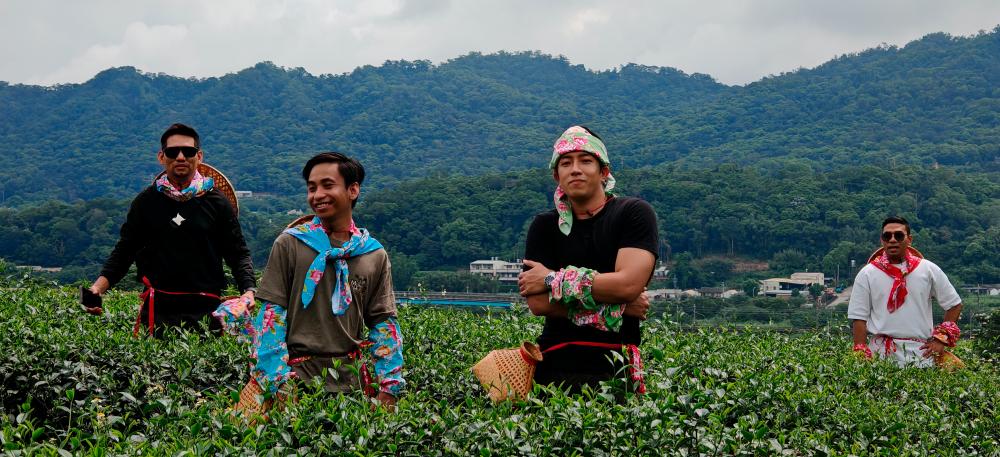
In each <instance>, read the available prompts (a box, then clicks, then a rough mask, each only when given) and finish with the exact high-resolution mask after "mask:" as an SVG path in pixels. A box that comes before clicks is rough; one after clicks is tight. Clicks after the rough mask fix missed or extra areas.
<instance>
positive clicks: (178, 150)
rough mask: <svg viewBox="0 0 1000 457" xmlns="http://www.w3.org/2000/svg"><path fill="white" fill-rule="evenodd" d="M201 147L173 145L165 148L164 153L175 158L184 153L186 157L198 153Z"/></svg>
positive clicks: (170, 157)
mask: <svg viewBox="0 0 1000 457" xmlns="http://www.w3.org/2000/svg"><path fill="white" fill-rule="evenodd" d="M198 151H200V149H198V148H196V147H194V146H171V147H169V148H163V155H165V156H167V158H168V159H170V160H173V159H176V158H177V155H178V154H184V157H185V158H188V159H190V158H192V157H194V156H195V155H196V154H198Z"/></svg>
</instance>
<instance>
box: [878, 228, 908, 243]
mask: <svg viewBox="0 0 1000 457" xmlns="http://www.w3.org/2000/svg"><path fill="white" fill-rule="evenodd" d="M894 238H895V239H896V240H898V241H903V240H905V239H906V232H900V231H898V230H897V231H895V232H882V241H885V242H886V243H888V242H890V241H892V240H893V239H894Z"/></svg>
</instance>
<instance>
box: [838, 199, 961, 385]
mask: <svg viewBox="0 0 1000 457" xmlns="http://www.w3.org/2000/svg"><path fill="white" fill-rule="evenodd" d="M881 239H882V248H883V249H882V252H881V254H879V255H876V256H873V258H872V259H871V261H870V262H869V263H868V265H865V267H864V268H862V269H861V271H859V272H858V275H857V277H856V278H855V279H854V288H853V290H852V291H851V301H850V305H849V306H848V308H847V317H848V318H849V319H852V320H853V323H852V326H853V327H852V328H853V335H854V351H856V352H858V353H860V354H863V355H864V357H866V358H871V357H872V354H873V353H877V354H878V355H879V356H881V357H884V358H887V359H889V360H892V361H895V362H896V363H897V364H899V365H900V366H917V367H929V366H933V365H934V362H935V360H937V359H939V358H940V357H941V356H942V355H943V353H944V351H945V348H946V347H952V346H954V345H955V343H956V342H957V341H958V337H959V329H958V325H957V321H958V317H959V315H960V314H961V312H962V299H961V297H959V296H958V293H957V292H956V291H955V287H954V286H952V285H951V282H950V281H948V277H947V276H946V275H945V274H944V272H943V271H941V268H940V267H938V266H937V265H935V264H934V263H933V262H931V261H930V260H927V259H924V258H921V256H920V254H919V253H918V252H917V251H916V250H914V249H912V248H910V243H911V242H912V241H913V238H912V237H911V235H910V223H909V222H907V220H906V219H904V218H902V217H889V218H887V219H886V220H885V221H883V222H882V235H881ZM931 297H934V298H935V299H937V302H938V306H940V307H941V308H942V309H944V310H945V313H944V319H943V322H942V323H941V324H940V325H938V326H937V327H934V321H933V315H932V309H931ZM868 334H872V335H873V336H872V338H870V339H869V338H868Z"/></svg>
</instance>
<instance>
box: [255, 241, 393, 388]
mask: <svg viewBox="0 0 1000 457" xmlns="http://www.w3.org/2000/svg"><path fill="white" fill-rule="evenodd" d="M330 242H331V244H332V245H334V246H336V245H338V244H339V243H338V242H337V241H334V240H333V239H332V238H331V240H330ZM317 255H318V254H317V252H316V251H315V250H313V249H312V248H310V247H309V246H306V244H305V243H303V242H301V241H299V240H297V239H296V238H295V237H293V236H291V235H288V234H285V233H282V234H281V235H280V236H278V238H277V239H276V240H274V245H273V246H272V247H271V256H270V257H269V258H268V261H267V266H266V267H265V268H264V273H263V275H262V276H261V280H260V288H259V290H258V291H257V298H258V299H260V300H264V301H269V302H271V303H274V304H276V305H280V306H282V307H284V308H285V309H286V310H288V336H287V341H288V353H289V357H290V358H296V357H302V356H309V357H311V359H310V360H309V361H307V362H304V363H301V364H297V365H295V366H293V367H292V368H293V370H294V371H295V372H296V373H297V374H298V375H299V377H300V378H302V379H304V380H306V381H308V380H309V379H311V378H312V377H313V376H316V375H319V373H320V371H321V370H322V369H323V368H326V367H330V365H331V359H341V361H342V362H345V363H346V362H347V358H346V357H347V355H348V354H350V353H351V352H353V351H354V350H355V349H356V348H357V347H358V345H360V344H361V343H362V342H364V341H366V340H367V339H368V329H370V328H371V327H372V326H374V325H375V324H378V323H379V322H382V321H383V320H385V319H387V318H389V317H390V316H395V315H396V300H395V296H394V295H393V291H392V274H391V271H392V270H391V265H390V263H389V256H388V255H387V254H386V252H385V249H379V250H377V251H373V252H370V253H368V254H365V255H362V256H358V257H353V258H350V259H348V260H347V268H348V271H349V272H350V274H349V279H348V281H349V282H350V284H351V294H352V296H353V301H352V302H351V304H350V306H348V308H347V312H345V313H344V315H342V316H334V315H333V312H332V311H331V302H330V297H331V296H332V294H333V288H334V281H335V278H336V274H335V270H334V261H333V260H332V259H327V267H326V271H325V272H324V274H323V278H322V279H320V282H319V284H316V293H315V294H314V295H313V299H312V302H311V303H310V304H309V307H308V308H306V307H303V306H302V289H303V284H304V282H305V278H306V273H307V272H308V271H309V265H311V264H312V262H313V260H314V259H315V258H316V256H317ZM339 372H340V376H338V377H339V378H340V379H339V380H336V379H333V377H332V376H330V377H328V378H327V390H329V391H334V392H340V391H345V390H349V389H351V388H352V387H353V386H357V381H356V380H355V379H354V377H353V375H352V374H351V371H350V370H348V369H346V368H342V369H341V370H339Z"/></svg>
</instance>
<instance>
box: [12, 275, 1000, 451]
mask: <svg viewBox="0 0 1000 457" xmlns="http://www.w3.org/2000/svg"><path fill="white" fill-rule="evenodd" d="M16 286H17V287H13V288H7V289H2V290H0V293H2V295H0V353H2V354H3V356H2V358H0V379H2V381H3V389H2V391H0V403H2V408H3V410H2V416H0V445H2V446H3V449H4V451H5V452H7V453H10V454H15V455H17V454H31V455H35V454H43V455H44V454H72V453H81V454H93V455H105V454H110V455H118V454H145V455H166V454H171V455H178V454H187V453H190V454H197V455H202V454H218V455H246V454H265V455H293V454H320V455H358V456H365V455H422V456H423V455H482V456H489V455H625V454H629V455H632V454H636V455H671V454H677V455H692V454H717V455H776V454H792V455H847V454H854V455H865V454H868V455H924V454H931V453H933V454H942V455H997V454H998V453H1000V444H998V441H1000V438H998V433H1000V432H998V430H1000V418H998V416H1000V411H998V404H1000V376H998V372H997V367H996V366H995V365H994V364H992V363H991V362H990V361H988V360H987V359H984V358H981V357H980V356H978V355H977V354H976V353H974V352H973V351H972V350H970V347H971V346H970V345H969V344H968V342H966V341H963V342H962V343H961V344H960V345H959V347H958V348H957V350H956V351H957V354H958V355H959V356H960V357H962V358H963V359H965V360H966V362H967V363H968V365H969V366H968V368H967V369H965V370H962V371H959V372H957V373H953V374H947V373H944V372H941V371H938V370H934V369H931V370H917V369H899V368H896V367H894V366H891V365H889V364H886V363H882V362H864V361H861V360H859V359H857V358H855V357H854V356H852V355H851V354H850V350H849V348H850V344H849V336H848V334H847V333H846V331H843V332H833V331H815V332H808V333H801V334H787V333H777V332H773V331H767V330H735V329H727V328H718V329H713V330H705V329H702V330H699V331H695V332H681V331H679V330H678V328H677V327H676V326H674V325H673V324H671V323H669V322H667V321H663V320H651V321H649V322H647V323H646V324H644V327H643V329H644V330H643V332H644V343H643V345H642V348H643V357H644V363H645V366H646V370H647V385H648V388H649V393H648V394H647V395H644V396H627V397H626V398H624V399H622V398H616V395H615V393H616V392H617V391H616V390H614V388H613V387H612V386H605V387H603V388H602V389H599V390H596V391H587V392H585V393H584V394H582V395H576V396H568V395H565V394H563V393H562V392H560V391H558V390H554V389H548V388H543V387H539V388H538V389H537V390H536V392H535V394H533V395H532V396H531V397H530V398H529V399H528V400H527V401H524V402H521V403H518V404H502V405H499V406H493V405H491V404H490V402H489V400H488V399H487V398H486V396H485V395H484V393H483V391H482V390H481V388H480V387H479V386H478V384H477V382H476V380H475V379H474V378H473V376H472V374H471V373H470V372H469V367H470V366H471V365H472V364H473V363H474V362H475V361H476V360H478V359H479V358H480V357H482V356H483V355H485V354H486V353H487V352H488V351H489V350H490V349H494V348H499V347H511V346H515V345H517V344H518V343H519V342H520V341H521V340H524V339H531V338H533V337H535V336H536V335H538V333H539V332H540V331H541V324H542V321H541V319H539V318H535V317H532V316H530V315H528V314H527V313H526V312H525V311H524V310H516V311H513V312H501V313H470V312H467V311H461V310H448V309H427V308H416V307H404V308H402V309H401V310H400V322H401V325H402V327H403V331H404V338H405V357H406V371H405V376H406V378H407V381H408V383H409V387H408V391H407V393H406V394H405V396H403V397H402V398H401V400H400V402H399V409H398V411H397V412H395V413H387V412H385V411H382V410H372V408H371V407H370V406H371V404H370V403H368V401H367V400H366V399H365V398H363V396H361V395H360V394H352V395H340V396H330V395H326V394H322V393H318V392H317V391H316V389H315V388H314V387H313V386H307V385H302V386H300V389H299V395H298V401H297V402H296V403H294V404H292V405H291V406H290V407H289V408H288V409H287V410H286V411H284V412H282V413H275V414H273V415H272V417H271V420H270V422H268V423H266V424H258V425H256V426H253V427H248V426H245V425H242V424H239V423H236V422H233V421H232V420H230V418H229V416H228V415H227V414H226V412H225V409H226V408H227V407H228V406H229V405H230V404H232V402H233V398H234V397H235V396H236V394H237V391H238V389H239V388H240V387H241V386H242V384H243V383H244V381H245V379H246V375H247V370H246V362H247V359H248V358H247V351H246V348H245V347H242V346H240V345H239V344H237V343H236V342H235V341H234V340H233V339H232V338H228V337H227V338H201V337H198V336H196V335H194V334H177V335H171V336H169V337H168V338H166V339H165V340H162V341H154V340H148V339H134V338H132V337H131V329H132V323H133V318H134V312H135V303H137V300H138V299H137V297H136V295H135V293H111V294H110V295H109V296H108V297H107V299H106V305H107V306H106V310H107V313H106V314H105V315H104V316H101V317H94V316H90V315H87V314H85V313H83V312H82V311H81V310H80V309H79V308H78V306H77V305H75V304H74V303H75V300H76V296H75V291H73V290H70V289H64V288H56V287H52V286H46V285H39V284H19V285H16Z"/></svg>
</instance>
